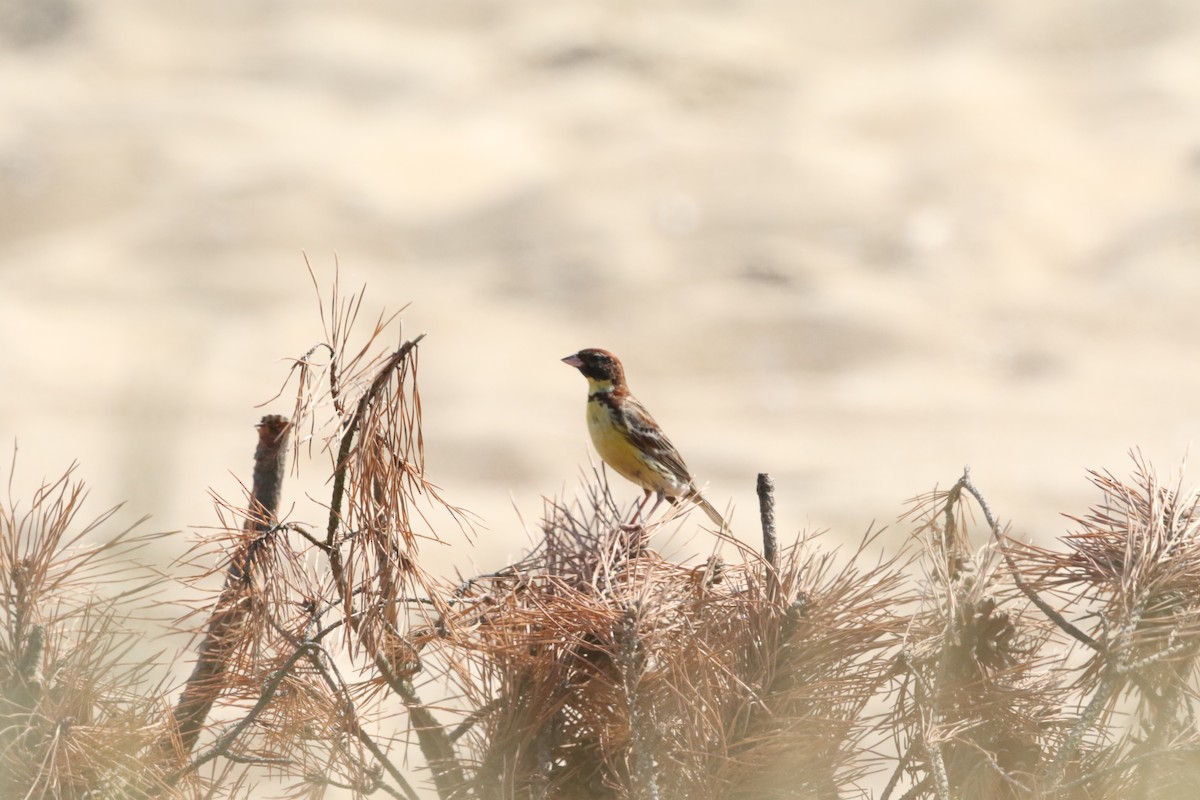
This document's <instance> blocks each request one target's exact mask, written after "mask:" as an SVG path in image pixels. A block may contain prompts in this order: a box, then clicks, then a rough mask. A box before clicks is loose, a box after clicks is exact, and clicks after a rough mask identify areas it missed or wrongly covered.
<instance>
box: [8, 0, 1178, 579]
mask: <svg viewBox="0 0 1200 800" xmlns="http://www.w3.org/2000/svg"><path fill="white" fill-rule="evenodd" d="M0 36H2V37H3V38H2V43H0V441H3V443H4V450H5V452H6V453H7V450H8V448H9V447H10V443H11V442H12V441H13V440H16V441H18V442H19V446H20V456H19V478H20V480H19V481H18V487H20V486H23V485H24V486H27V485H28V484H29V483H31V482H33V481H35V480H36V479H38V478H40V477H41V476H43V475H48V474H52V473H55V472H57V471H59V470H61V468H63V467H64V466H66V465H67V464H68V463H70V462H71V461H72V460H73V459H78V460H79V461H80V462H81V468H80V474H81V475H82V476H84V477H86V479H87V480H88V481H89V483H90V484H91V486H92V487H93V500H94V504H93V508H94V509H95V510H99V509H100V508H101V507H103V506H105V505H108V504H111V503H114V502H117V501H119V500H125V501H127V502H128V512H127V513H126V517H127V518H133V517H135V516H138V515H140V514H142V513H150V514H153V516H154V519H153V521H152V523H151V525H152V526H156V527H158V528H162V529H174V528H187V527H189V526H201V525H208V524H212V522H213V521H214V519H215V517H214V515H213V513H212V511H211V509H210V506H209V500H208V497H207V490H208V488H209V487H213V488H214V489H215V490H216V491H218V492H220V493H222V494H226V495H230V496H236V492H237V488H236V487H237V484H236V482H235V480H234V478H233V477H232V475H231V474H230V471H233V473H236V474H237V475H239V476H242V477H247V476H248V475H249V468H250V456H251V453H252V450H253V443H254V431H253V429H252V425H253V423H254V422H255V421H256V420H257V419H258V417H259V416H260V415H261V414H262V413H264V412H266V411H276V412H286V411H287V408H288V407H287V403H283V402H281V403H276V404H274V405H272V406H268V407H267V408H265V409H256V408H255V404H256V403H259V402H261V401H263V400H266V399H268V398H269V397H271V395H272V394H273V393H274V392H275V390H276V389H277V387H278V385H279V384H280V382H281V380H282V379H283V377H284V375H285V372H286V365H285V364H284V363H283V361H282V359H283V358H285V357H287V356H292V355H297V354H299V353H301V352H303V351H304V350H306V349H307V348H308V347H309V346H310V345H311V344H312V343H314V342H315V341H317V339H318V338H319V335H320V327H319V321H318V317H317V313H316V311H317V306H316V301H315V299H314V293H313V289H312V287H311V285H310V282H309V279H308V276H307V274H306V272H305V267H304V261H303V257H302V253H307V254H308V256H309V258H310V259H311V260H312V262H313V264H314V266H315V268H316V270H317V272H318V274H319V275H320V276H321V280H322V282H323V283H324V284H326V285H327V284H328V282H329V280H330V278H331V276H332V274H333V264H334V258H335V254H336V256H337V258H338V259H339V260H340V263H341V265H342V277H343V283H344V284H345V285H347V286H354V287H357V286H358V285H361V284H363V283H366V284H367V286H368V292H369V294H368V298H369V302H368V310H369V311H370V314H368V316H371V315H373V314H375V313H377V312H378V310H379V309H380V308H383V307H387V308H390V309H395V308H398V307H400V306H401V305H403V304H404V303H408V302H412V303H413V305H412V307H411V309H410V310H409V311H408V312H406V314H405V320H406V323H405V325H406V330H407V331H408V332H411V333H416V332H417V331H427V332H428V334H429V338H428V340H427V343H426V344H423V345H422V387H423V390H424V399H425V409H426V425H427V429H426V433H427V446H428V461H429V467H430V472H431V477H432V478H433V479H434V480H435V481H437V482H438V483H440V484H441V485H442V486H443V487H444V488H445V489H446V492H447V494H448V496H449V497H450V498H451V499H452V500H454V501H455V502H457V503H459V504H461V505H463V506H465V507H467V508H470V509H472V510H474V511H475V512H476V513H477V514H478V515H479V516H480V517H482V518H483V520H484V521H485V524H486V525H487V527H488V529H489V530H488V531H486V532H484V533H483V535H482V536H481V539H480V542H479V545H478V546H477V547H476V548H474V549H468V548H467V547H466V546H465V545H462V544H461V543H459V544H458V545H457V546H456V547H454V548H447V549H446V550H445V551H444V552H443V553H442V554H441V555H439V556H438V558H444V559H445V563H446V564H447V565H454V566H457V567H459V568H461V569H463V570H470V569H472V568H474V567H473V565H476V564H477V565H479V567H481V568H489V569H490V568H494V567H495V566H498V565H499V564H500V563H503V562H504V561H505V560H506V559H507V558H509V557H510V556H512V555H514V554H517V553H519V552H520V550H521V548H523V547H524V546H525V545H526V544H527V541H528V540H527V538H526V534H525V533H524V531H523V529H522V528H521V525H520V522H519V521H518V516H517V510H514V505H515V507H516V509H519V511H520V513H521V514H522V515H524V516H525V518H526V519H527V520H529V521H533V520H535V519H536V518H537V516H538V514H539V513H540V509H541V499H540V498H541V497H542V496H543V495H554V494H557V493H560V492H563V491H564V490H565V491H567V492H572V491H574V489H575V487H576V485H577V480H578V475H579V469H580V466H581V465H583V464H585V463H586V460H587V454H588V444H587V440H586V434H585V432H584V427H583V421H582V405H583V400H584V385H583V382H582V380H581V379H580V378H579V376H578V375H576V374H575V373H574V372H573V371H572V370H570V369H569V368H567V367H565V366H564V365H562V364H560V363H559V362H558V359H559V358H560V357H562V356H564V355H566V354H568V353H570V352H573V351H574V350H576V349H578V348H579V347H582V346H588V345H601V346H606V347H609V348H611V349H613V350H614V351H616V352H617V353H618V354H620V355H621V356H622V357H623V358H624V360H625V361H626V364H627V368H628V371H629V373H630V376H631V380H632V383H633V386H634V389H635V390H636V391H637V393H638V394H639V395H640V396H641V398H642V399H643V400H644V401H645V402H646V403H647V404H648V405H649V406H650V407H651V408H652V409H653V411H654V413H655V415H656V416H657V417H658V418H659V420H660V422H662V423H663V424H664V425H665V427H666V428H667V430H668V431H669V432H670V434H671V436H672V438H673V439H674V440H675V441H676V443H677V444H678V445H679V446H680V448H681V450H683V452H684V454H685V455H686V456H687V458H688V460H689V462H690V464H691V466H692V467H693V469H694V470H695V471H696V473H697V474H698V475H699V477H700V479H701V480H702V481H706V482H708V484H709V485H710V490H709V491H710V495H711V497H712V499H713V500H714V502H716V504H717V505H719V506H725V505H726V504H727V503H732V504H733V505H734V506H735V509H736V510H735V514H734V522H735V528H736V529H740V530H741V531H747V532H748V535H749V536H753V535H755V525H756V516H755V505H754V493H753V487H754V476H755V473H756V472H758V471H770V472H771V473H773V474H774V475H775V477H776V480H777V482H778V486H779V491H780V514H781V519H782V521H783V527H784V529H785V532H795V531H798V530H800V529H801V528H802V527H811V528H831V529H832V530H833V531H834V532H835V533H836V534H837V535H838V536H840V537H845V538H856V537H857V536H858V535H860V534H861V533H862V532H863V531H864V530H866V529H867V527H868V526H869V525H870V524H871V523H872V521H873V520H874V521H876V522H877V523H890V522H892V521H893V520H894V519H895V517H896V516H897V515H898V514H899V513H900V512H901V511H902V510H903V507H904V506H903V503H904V500H905V499H906V498H908V497H910V496H911V495H913V494H916V493H918V492H922V491H925V490H927V489H929V488H931V487H932V486H934V485H935V484H941V485H943V486H945V485H947V484H949V483H951V482H952V481H953V480H954V479H955V478H956V477H957V475H958V474H959V471H960V470H961V468H962V466H963V465H964V464H966V463H969V464H971V465H972V466H973V470H974V473H975V477H976V479H977V481H978V483H979V484H980V485H981V486H982V487H983V488H984V489H985V491H986V492H987V493H988V494H989V496H990V498H991V500H992V502H993V504H994V505H995V506H996V508H997V510H998V511H999V512H1000V513H1001V515H1002V516H1003V517H1005V518H1007V519H1011V520H1013V521H1014V525H1015V528H1016V529H1017V530H1018V531H1021V532H1025V533H1027V534H1029V535H1031V536H1037V537H1041V538H1044V539H1046V538H1049V537H1052V536H1054V535H1057V534H1059V533H1061V532H1063V530H1064V529H1065V523H1064V521H1063V520H1061V518H1059V516H1058V513H1059V512H1060V511H1072V512H1079V511H1081V510H1082V509H1083V508H1084V506H1085V505H1086V503H1088V502H1089V501H1090V500H1091V499H1092V493H1091V491H1090V489H1089V487H1088V486H1087V484H1086V482H1085V480H1084V470H1085V469H1086V468H1088V467H1109V468H1112V469H1114V470H1115V471H1117V472H1118V473H1125V472H1127V471H1128V468H1129V466H1130V464H1129V461H1128V459H1127V457H1126V452H1127V451H1128V450H1129V449H1130V448H1133V447H1140V448H1142V449H1143V451H1144V452H1145V454H1146V455H1147V456H1148V457H1149V458H1150V459H1151V460H1152V461H1153V462H1155V463H1156V464H1157V465H1158V466H1159V467H1160V469H1161V470H1162V471H1164V472H1169V471H1170V470H1172V469H1175V468H1176V467H1177V466H1178V465H1179V464H1180V462H1181V461H1182V459H1183V458H1184V456H1185V453H1186V451H1187V449H1188V447H1189V446H1190V445H1191V444H1192V443H1193V442H1194V440H1195V439H1196V437H1197V435H1198V434H1200V369H1197V354H1198V352H1200V343H1198V337H1200V308H1198V301H1200V4H1197V3H1195V2H1193V1H1192V0H1138V2H1132V1H1130V2H1124V1H1121V0H1117V1H1114V2H1090V1H1088V0H1058V1H1057V2H1053V3H1047V2H1045V1H1044V0H1010V1H1009V2H1003V3H1002V2H993V3H962V2H950V1H949V0H911V1H910V2H898V1H897V0H861V1H859V2H849V3H846V2H837V3H815V2H798V1H796V0H744V1H742V2H733V1H731V2H649V3H647V2H593V3H588V2H579V1H577V0H560V1H559V2H529V1H528V0H510V1H509V2H483V1H482V0H469V1H466V2H438V1H435V0H427V1H426V2H398V1H396V0H391V1H389V2H383V1H382V0H377V1H374V2H372V0H355V1H351V2H340V3H316V2H281V1H269V0H258V1H257V2H255V1H251V2H246V1H245V0H237V1H235V0H205V1H204V2H176V3H145V2H133V1H132V0H106V1H105V2H103V3H83V2H77V1H76V0H0ZM7 460H8V459H7V455H5V457H4V458H3V459H2V461H3V462H5V466H4V467H3V474H4V475H5V476H7V473H8V467H7V463H6V462H7ZM307 474H309V475H312V476H315V475H316V471H315V470H309V472H308V473H307ZM291 489H292V492H293V494H292V496H293V498H297V497H298V495H299V492H298V490H297V487H296V486H295V484H292V486H291ZM318 489H319V486H318ZM619 492H620V493H621V496H622V497H623V498H626V499H632V498H633V497H634V495H635V492H634V490H633V489H632V488H629V487H624V486H622V487H621V488H620V489H619ZM298 513H300V515H301V516H302V517H303V516H306V515H308V516H312V517H313V518H315V515H312V514H311V513H310V512H309V511H307V510H305V511H303V512H298ZM895 530H896V534H895V535H897V536H899V535H900V531H902V530H903V526H901V527H899V528H896V529H895ZM184 542H185V540H184V539H183V538H182V537H180V538H179V540H178V549H179V551H180V552H181V551H182V549H183V547H184ZM698 547H701V548H702V547H703V543H701V544H700V545H698ZM169 550H170V544H168V545H166V547H165V552H164V558H167V556H169V555H174V554H177V553H175V552H166V551H169Z"/></svg>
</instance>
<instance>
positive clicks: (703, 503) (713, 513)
mask: <svg viewBox="0 0 1200 800" xmlns="http://www.w3.org/2000/svg"><path fill="white" fill-rule="evenodd" d="M688 499H689V500H691V501H692V502H693V503H695V504H696V505H698V506H700V508H702V509H704V513H705V514H708V518H709V519H711V520H712V521H713V524H714V525H717V526H718V527H720V528H721V530H725V528H726V525H725V518H724V517H722V516H721V514H720V512H718V511H717V509H716V508H714V507H713V504H712V503H710V502H708V500H706V499H705V498H704V495H702V494H700V490H699V489H692V491H691V493H690V494H689V495H688Z"/></svg>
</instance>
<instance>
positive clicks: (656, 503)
mask: <svg viewBox="0 0 1200 800" xmlns="http://www.w3.org/2000/svg"><path fill="white" fill-rule="evenodd" d="M647 499H649V498H647ZM663 500H670V501H671V505H674V504H675V499H674V498H668V497H667V496H666V495H665V494H663V493H662V492H659V493H658V499H657V500H655V501H654V505H652V506H650V511H649V512H647V513H646V519H650V517H653V516H654V512H655V511H657V510H658V507H659V506H661V505H662V501H663Z"/></svg>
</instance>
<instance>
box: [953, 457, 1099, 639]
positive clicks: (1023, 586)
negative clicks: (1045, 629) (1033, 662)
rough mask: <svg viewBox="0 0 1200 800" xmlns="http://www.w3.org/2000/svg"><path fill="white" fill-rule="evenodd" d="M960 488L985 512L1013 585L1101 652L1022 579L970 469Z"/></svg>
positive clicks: (966, 469)
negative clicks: (972, 478)
mask: <svg viewBox="0 0 1200 800" xmlns="http://www.w3.org/2000/svg"><path fill="white" fill-rule="evenodd" d="M960 486H961V487H962V488H963V489H965V490H966V491H967V492H969V493H970V494H971V496H972V497H974V498H975V501H976V502H977V503H979V508H980V509H981V510H982V511H983V516H984V519H986V520H987V524H988V527H990V528H991V529H992V537H993V538H994V539H995V540H996V547H997V548H998V549H999V550H1000V555H1002V556H1004V563H1006V564H1007V565H1008V569H1009V572H1010V573H1011V574H1012V579H1013V583H1015V584H1016V586H1017V588H1018V589H1020V590H1021V593H1022V594H1023V595H1025V596H1026V597H1027V598H1029V601H1030V602H1031V603H1033V604H1034V605H1035V606H1037V607H1038V609H1039V610H1040V611H1041V612H1042V613H1043V614H1045V615H1046V617H1047V618H1048V619H1049V620H1050V621H1051V622H1053V623H1054V624H1055V625H1057V626H1058V627H1059V629H1061V630H1062V631H1063V632H1064V633H1067V634H1069V635H1070V636H1071V637H1072V638H1074V639H1076V640H1077V641H1079V642H1082V643H1083V644H1085V645H1087V646H1088V647H1090V648H1091V649H1092V650H1096V651H1098V652H1099V651H1101V650H1102V649H1103V648H1102V646H1101V645H1100V643H1099V642H1097V641H1096V640H1095V639H1093V638H1092V637H1091V636H1088V635H1087V634H1086V633H1084V632H1083V631H1081V630H1080V629H1079V628H1077V627H1075V626H1074V625H1072V624H1071V623H1070V622H1068V621H1067V619H1066V617H1064V616H1063V615H1062V614H1061V613H1059V612H1058V611H1057V610H1055V608H1054V607H1053V606H1051V605H1050V604H1049V603H1047V602H1046V601H1045V600H1043V599H1042V598H1041V596H1040V595H1039V594H1038V593H1037V591H1036V590H1035V589H1034V588H1033V587H1032V586H1030V585H1029V584H1027V583H1026V582H1025V580H1024V579H1023V578H1022V577H1021V571H1020V568H1018V567H1017V562H1016V560H1015V559H1014V558H1013V557H1012V555H1011V554H1010V553H1009V552H1008V548H1007V547H1006V546H1005V544H1004V536H1003V534H1002V533H1001V531H1000V524H999V523H998V522H997V521H996V518H995V517H994V516H993V515H992V509H991V508H990V507H989V506H988V502H987V500H986V499H985V498H984V496H983V493H982V492H980V491H979V489H977V488H976V487H975V484H974V483H973V482H972V481H971V468H970V467H964V468H963V474H962V477H961V478H959V479H958V483H956V484H955V487H956V488H957V487H960Z"/></svg>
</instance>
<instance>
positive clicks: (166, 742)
mask: <svg viewBox="0 0 1200 800" xmlns="http://www.w3.org/2000/svg"><path fill="white" fill-rule="evenodd" d="M257 427H258V448H257V449H256V450H255V451H254V489H253V494H252V496H251V498H250V515H249V517H248V519H247V520H246V532H247V533H248V534H249V535H248V536H247V537H246V538H245V540H243V542H242V544H241V547H240V548H239V549H238V551H237V552H236V553H234V555H233V557H232V558H231V559H230V561H229V567H228V569H227V570H226V573H225V588H224V589H222V590H221V595H220V597H218V598H217V603H216V606H215V608H214V610H213V614H212V616H211V617H210V618H209V621H208V629H207V631H206V632H205V635H204V639H203V641H201V642H200V647H199V649H198V651H197V658H196V666H195V667H194V668H193V669H192V675H191V677H190V678H188V682H187V685H186V686H184V689H183V692H182V694H180V696H179V702H178V703H176V705H175V709H174V710H173V712H172V722H173V725H172V730H171V731H170V732H169V733H168V734H167V735H166V736H164V737H163V738H162V739H161V740H160V742H159V747H160V752H163V753H164V754H167V753H174V754H175V756H174V757H175V758H176V759H179V758H186V757H187V755H188V754H189V753H191V752H192V749H193V748H194V747H195V746H196V740H197V739H198V738H199V737H200V731H201V729H202V728H203V727H204V721H205V719H207V718H208V712H209V711H211V710H212V706H213V703H214V702H215V701H216V699H217V695H218V694H220V692H221V688H222V678H223V677H224V675H225V671H226V670H227V669H228V667H229V660H230V657H231V655H232V654H233V650H234V648H235V647H236V646H237V644H238V642H239V633H240V630H239V629H240V627H241V623H242V621H243V620H244V619H245V616H246V614H247V612H248V611H249V609H250V606H249V605H248V604H247V603H245V602H244V600H245V591H246V589H247V587H248V586H249V584H250V578H251V576H252V575H253V570H254V556H255V554H256V553H257V552H258V551H259V549H260V548H261V547H262V543H263V539H264V537H266V536H269V535H270V533H271V531H272V530H273V527H274V525H275V515H276V513H277V512H278V510H279V496H280V492H281V489H282V486H283V476H284V472H285V469H286V464H285V462H286V460H287V443H288V436H289V433H290V431H291V423H289V422H288V420H287V418H286V417H281V416H278V415H270V416H266V417H263V418H262V422H260V423H259V424H258V426H257ZM177 748H178V749H177Z"/></svg>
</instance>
